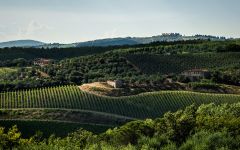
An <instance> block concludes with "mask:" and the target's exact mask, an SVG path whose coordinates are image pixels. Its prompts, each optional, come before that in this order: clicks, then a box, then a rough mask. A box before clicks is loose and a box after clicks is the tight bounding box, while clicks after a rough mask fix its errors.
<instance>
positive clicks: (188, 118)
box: [0, 103, 240, 150]
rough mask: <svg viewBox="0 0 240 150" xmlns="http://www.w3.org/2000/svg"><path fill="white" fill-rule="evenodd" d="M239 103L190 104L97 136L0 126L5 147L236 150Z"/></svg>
mask: <svg viewBox="0 0 240 150" xmlns="http://www.w3.org/2000/svg"><path fill="white" fill-rule="evenodd" d="M239 110H240V103H235V104H223V105H220V106H218V105H215V104H208V105H201V106H200V107H198V108H196V107H195V106H189V107H187V108H186V109H184V110H179V111H177V112H175V113H171V112H168V113H165V114H164V116H163V117H162V118H157V119H155V120H152V119H146V120H138V121H132V122H129V123H127V124H125V125H123V126H121V127H116V128H113V129H109V130H107V131H106V132H104V133H101V134H98V135H95V134H93V133H92V132H89V131H86V130H83V129H80V130H78V131H76V132H74V133H72V134H69V135H68V136H67V137H65V138H59V137H55V136H51V137H50V138H48V139H46V140H42V139H41V136H39V135H40V134H36V135H35V136H33V137H31V138H25V139H24V138H22V137H21V133H20V132H19V131H18V129H17V127H16V126H14V127H13V128H11V129H10V130H9V131H4V129H3V128H1V129H0V137H1V142H0V146H1V148H2V149H11V148H17V149H31V150H32V149H49V150H50V149H51V150H55V149H56V150H57V149H72V150H74V149H96V150H97V149H106V150H109V149H126V150H127V149H131V150H134V149H164V150H177V149H179V150H189V149H191V150H199V149H201V150H209V149H211V150H219V149H224V150H233V149H239V148H240V128H239V126H240V114H239Z"/></svg>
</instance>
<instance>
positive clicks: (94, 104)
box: [0, 86, 240, 118]
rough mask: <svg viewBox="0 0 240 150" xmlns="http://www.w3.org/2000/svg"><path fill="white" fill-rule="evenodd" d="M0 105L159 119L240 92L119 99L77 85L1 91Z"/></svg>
mask: <svg viewBox="0 0 240 150" xmlns="http://www.w3.org/2000/svg"><path fill="white" fill-rule="evenodd" d="M0 100H1V101H0V108H1V109H13V108H59V109H61V108H62V109H81V110H91V111H96V112H105V113H111V114H117V115H122V116H128V117H134V118H155V117H159V116H161V115H163V114H164V113H165V112H167V111H176V110H178V109H180V108H184V107H186V106H188V105H191V104H193V103H195V104H197V105H200V104H203V103H211V102H214V103H217V104H220V103H234V102H239V101H240V96H239V95H226V94H207V93H194V92H186V91H161V92H152V93H145V94H140V95H135V96H126V97H119V98H112V97H103V96H96V95H92V94H88V93H86V92H82V91H81V90H80V89H79V88H78V87H77V86H61V87H51V88H41V89H33V90H27V91H15V92H5V93H1V94H0Z"/></svg>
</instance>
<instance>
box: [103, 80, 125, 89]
mask: <svg viewBox="0 0 240 150" xmlns="http://www.w3.org/2000/svg"><path fill="white" fill-rule="evenodd" d="M107 84H108V85H110V86H112V87H114V88H121V87H122V86H123V81H122V80H114V81H110V80H108V81H107Z"/></svg>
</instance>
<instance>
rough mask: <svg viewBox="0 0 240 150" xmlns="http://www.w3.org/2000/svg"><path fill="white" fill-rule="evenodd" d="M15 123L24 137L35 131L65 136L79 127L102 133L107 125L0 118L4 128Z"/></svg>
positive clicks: (46, 134) (0, 124)
mask: <svg viewBox="0 0 240 150" xmlns="http://www.w3.org/2000/svg"><path fill="white" fill-rule="evenodd" d="M14 125H17V127H18V129H19V130H20V131H21V132H22V134H23V137H24V138H29V137H31V136H33V135H34V134H36V133H42V135H41V137H44V138H46V137H49V136H50V135H51V134H54V135H56V136H58V137H64V136H67V135H68V133H71V132H73V131H76V130H77V129H79V128H84V129H86V130H89V131H91V132H93V133H102V132H104V131H106V130H107V129H108V128H109V127H111V126H109V125H96V124H88V123H85V124H84V123H74V122H61V121H39V120H0V126H3V127H5V128H6V129H11V127H12V126H14ZM38 131H39V132H38Z"/></svg>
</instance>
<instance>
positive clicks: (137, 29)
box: [0, 0, 240, 43]
mask: <svg viewBox="0 0 240 150" xmlns="http://www.w3.org/2000/svg"><path fill="white" fill-rule="evenodd" d="M239 6H240V0H0V41H8V40H16V39H34V40H40V41H44V42H62V43H70V42H79V41H86V40H92V39H99V38H107V37H126V36H152V35H159V34H161V33H166V32H167V33H168V32H178V33H182V34H185V35H193V34H197V33H199V34H211V35H222V36H227V37H240V8H239Z"/></svg>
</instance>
